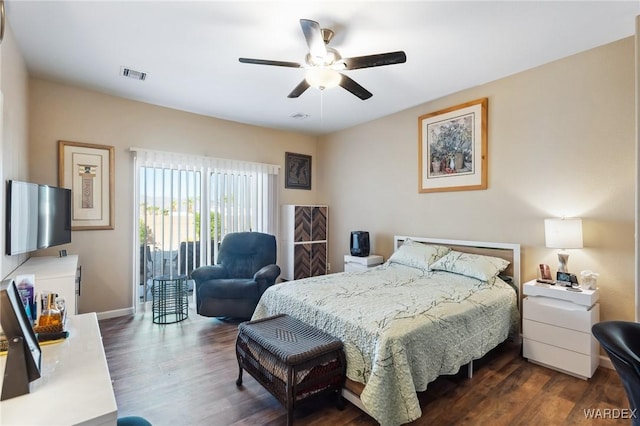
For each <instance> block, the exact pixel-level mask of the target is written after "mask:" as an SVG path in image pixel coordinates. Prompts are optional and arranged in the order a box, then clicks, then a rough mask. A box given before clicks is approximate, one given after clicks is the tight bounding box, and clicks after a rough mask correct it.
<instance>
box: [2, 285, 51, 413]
mask: <svg viewBox="0 0 640 426" xmlns="http://www.w3.org/2000/svg"><path fill="white" fill-rule="evenodd" d="M0 325H2V331H3V333H4V335H5V336H6V338H7V340H8V341H9V351H8V353H7V361H6V364H5V371H4V379H3V382H2V394H1V396H0V400H2V401H4V400H6V399H10V398H13V397H16V396H20V395H24V394H26V393H29V384H30V383H31V382H33V381H34V380H37V379H39V378H40V370H41V365H42V352H41V351H40V344H39V343H38V339H37V337H36V335H35V333H34V331H33V328H32V327H31V322H30V320H29V318H28V317H27V312H26V310H25V308H24V305H23V304H22V298H21V297H20V293H19V292H18V288H17V287H16V284H15V282H14V281H13V280H5V281H4V282H2V284H0Z"/></svg>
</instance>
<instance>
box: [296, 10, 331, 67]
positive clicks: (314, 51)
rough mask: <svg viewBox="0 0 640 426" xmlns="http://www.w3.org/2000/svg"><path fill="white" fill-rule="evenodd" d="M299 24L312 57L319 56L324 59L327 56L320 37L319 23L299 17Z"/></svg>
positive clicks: (325, 47)
mask: <svg viewBox="0 0 640 426" xmlns="http://www.w3.org/2000/svg"><path fill="white" fill-rule="evenodd" d="M300 26H301V27H302V32H303V33H304V38H305V40H307V45H308V46H309V54H310V55H311V56H312V57H314V58H321V59H323V60H324V58H325V56H327V46H325V44H324V40H323V39H322V31H321V30H320V24H318V23H317V22H316V21H312V20H310V19H301V20H300Z"/></svg>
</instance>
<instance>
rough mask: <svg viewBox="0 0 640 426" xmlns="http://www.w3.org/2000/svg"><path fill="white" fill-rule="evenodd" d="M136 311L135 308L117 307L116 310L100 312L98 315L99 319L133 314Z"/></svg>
mask: <svg viewBox="0 0 640 426" xmlns="http://www.w3.org/2000/svg"><path fill="white" fill-rule="evenodd" d="M134 313H135V311H134V310H133V308H126V309H116V310H115V311H106V312H98V313H97V314H96V315H97V316H98V320H103V319H109V318H116V317H123V316H125V315H133V314H134Z"/></svg>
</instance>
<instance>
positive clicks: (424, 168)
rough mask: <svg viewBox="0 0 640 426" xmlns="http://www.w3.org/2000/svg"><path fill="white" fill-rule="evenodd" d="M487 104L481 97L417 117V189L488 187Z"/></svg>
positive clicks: (453, 189)
mask: <svg viewBox="0 0 640 426" xmlns="http://www.w3.org/2000/svg"><path fill="white" fill-rule="evenodd" d="M487 108H488V99H487V98H482V99H478V100H475V101H471V102H467V103H464V104H462V105H456V106H453V107H450V108H445V109H442V110H439V111H435V112H432V113H429V114H425V115H422V116H420V117H419V118H418V163H419V164H418V169H419V171H418V181H419V182H418V191H419V192H444V191H468V190H474V189H487Z"/></svg>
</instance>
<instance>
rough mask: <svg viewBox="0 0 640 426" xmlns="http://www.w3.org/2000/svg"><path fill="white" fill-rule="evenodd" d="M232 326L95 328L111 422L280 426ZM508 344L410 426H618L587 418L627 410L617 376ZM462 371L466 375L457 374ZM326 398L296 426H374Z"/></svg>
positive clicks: (123, 324)
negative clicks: (561, 369) (551, 364)
mask: <svg viewBox="0 0 640 426" xmlns="http://www.w3.org/2000/svg"><path fill="white" fill-rule="evenodd" d="M237 324H238V323H237V322H231V321H221V320H218V319H213V318H204V317H199V316H198V315H196V314H195V311H193V310H191V311H190V313H189V318H188V319H187V320H185V321H183V322H181V323H177V324H169V325H157V324H153V322H152V320H151V312H150V311H148V312H146V313H142V314H137V315H135V316H127V317H119V318H112V319H107V320H102V321H100V329H101V332H102V336H103V340H104V347H105V351H106V356H107V362H108V364H109V370H110V372H111V379H112V381H113V388H114V392H115V395H116V400H117V404H118V415H119V416H126V415H138V416H142V417H145V418H147V419H148V420H149V421H150V422H151V423H153V424H154V425H155V426H163V425H168V426H169V425H171V426H183V425H207V426H208V425H215V426H218V425H220V426H224V425H284V424H286V412H285V410H284V408H283V407H282V406H281V405H280V404H279V403H278V401H276V399H275V398H273V397H272V396H271V395H270V394H269V393H268V392H267V391H265V390H264V389H263V388H262V387H261V386H260V385H259V384H258V383H257V382H256V381H255V380H254V379H253V378H252V377H251V376H249V375H248V374H247V373H244V376H243V377H244V383H243V387H242V388H237V387H236V385H235V380H236V378H237V375H238V365H237V362H236V358H235V352H234V343H235V338H236V333H237ZM519 351H520V348H519V347H518V346H516V345H514V344H511V343H506V344H503V345H502V346H500V347H499V348H497V349H496V350H494V351H493V352H492V353H490V354H489V355H487V356H486V357H485V358H484V359H483V360H480V361H476V362H475V363H474V366H475V368H474V369H475V372H474V376H473V378H472V379H471V380H469V379H467V377H466V371H461V372H460V373H459V374H457V375H454V376H445V377H440V378H439V379H437V380H436V381H435V382H433V383H431V384H430V386H429V389H428V390H427V391H426V392H423V393H421V394H420V403H421V407H422V412H423V415H422V417H421V418H420V419H418V420H416V421H415V422H413V423H411V424H412V425H484V424H487V425H488V424H490V425H583V424H584V425H591V424H592V425H598V426H605V425H613V424H615V425H622V424H630V420H624V419H623V420H613V419H602V418H597V419H590V418H587V416H586V415H585V410H588V409H600V410H601V411H600V413H605V411H604V410H605V409H622V408H628V407H629V404H628V402H627V399H626V395H625V393H624V389H623V387H622V384H621V382H620V379H619V378H618V376H617V375H616V372H615V371H613V370H609V369H606V368H602V367H600V368H598V370H597V371H596V374H595V375H594V377H593V378H592V379H590V380H588V381H585V380H580V379H577V378H574V377H571V376H568V375H565V374H562V373H558V372H555V371H552V370H549V369H546V368H544V367H540V366H537V365H534V364H531V363H529V362H527V361H525V360H523V359H522V358H521V357H520V355H519ZM462 370H466V369H464V368H463V369H462ZM346 405H347V406H346V408H345V409H344V410H342V411H340V410H338V409H337V408H336V406H335V400H334V399H333V398H331V397H327V398H320V399H317V400H314V401H312V402H310V403H308V404H306V405H302V406H301V407H300V408H299V409H297V410H296V412H295V417H294V419H295V424H296V425H325V424H331V425H332V426H340V425H375V424H377V423H376V422H375V421H374V420H373V419H372V418H371V417H369V416H368V415H367V414H365V413H363V412H362V411H360V410H359V409H358V408H356V407H355V406H354V405H352V404H350V403H347V404H346Z"/></svg>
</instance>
